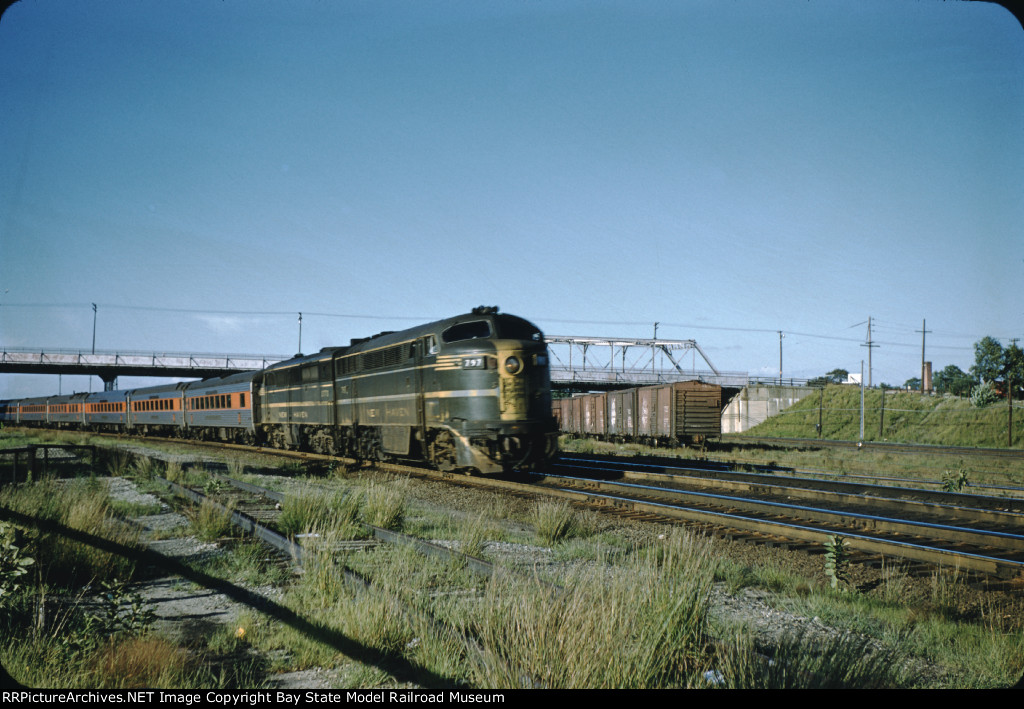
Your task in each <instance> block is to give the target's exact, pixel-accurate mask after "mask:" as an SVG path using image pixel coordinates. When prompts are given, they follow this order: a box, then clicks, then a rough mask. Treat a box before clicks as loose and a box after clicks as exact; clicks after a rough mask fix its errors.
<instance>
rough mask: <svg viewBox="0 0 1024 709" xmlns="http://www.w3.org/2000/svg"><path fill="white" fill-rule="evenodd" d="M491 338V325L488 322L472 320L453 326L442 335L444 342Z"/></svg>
mask: <svg viewBox="0 0 1024 709" xmlns="http://www.w3.org/2000/svg"><path fill="white" fill-rule="evenodd" d="M490 336H491V324H490V323H489V322H487V321H486V320H472V321H470V322H462V323H459V324H458V325H452V326H451V327H450V328H448V329H447V330H445V331H444V332H442V333H441V340H442V341H444V342H461V341H462V340H476V339H480V338H482V337H490Z"/></svg>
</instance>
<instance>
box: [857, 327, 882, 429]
mask: <svg viewBox="0 0 1024 709" xmlns="http://www.w3.org/2000/svg"><path fill="white" fill-rule="evenodd" d="M861 347H867V348H868V387H869V388H870V387H871V350H872V349H874V348H875V347H878V345H876V344H875V343H874V342H872V341H871V316H870V315H869V316H868V341H867V342H865V343H864V344H863V345H861ZM861 367H862V368H863V363H861ZM860 374H861V380H860V383H861V386H863V385H864V372H863V371H861V373H860ZM862 435H863V434H862Z"/></svg>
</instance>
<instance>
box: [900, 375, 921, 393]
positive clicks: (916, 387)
mask: <svg viewBox="0 0 1024 709" xmlns="http://www.w3.org/2000/svg"><path fill="white" fill-rule="evenodd" d="M903 388H904V389H909V390H910V391H921V377H914V378H913V379H908V380H907V381H905V382H903Z"/></svg>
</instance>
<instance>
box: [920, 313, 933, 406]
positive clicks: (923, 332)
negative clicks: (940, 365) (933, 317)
mask: <svg viewBox="0 0 1024 709" xmlns="http://www.w3.org/2000/svg"><path fill="white" fill-rule="evenodd" d="M926 324H927V321H926V320H921V329H920V330H917V332H920V333H921V393H922V394H924V379H925V377H924V363H925V358H924V338H925V335H927V334H928V333H929V332H931V330H929V329H928V328H927V327H926Z"/></svg>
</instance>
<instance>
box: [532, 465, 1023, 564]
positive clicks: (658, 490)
mask: <svg viewBox="0 0 1024 709" xmlns="http://www.w3.org/2000/svg"><path fill="white" fill-rule="evenodd" d="M548 477H558V478H561V479H562V480H567V481H569V482H570V484H573V485H576V484H579V485H580V486H582V487H584V488H595V489H598V490H604V491H614V490H619V489H628V490H637V491H641V494H644V495H650V496H651V497H654V498H662V499H681V500H686V501H688V502H690V503H691V504H693V503H699V502H705V503H708V504H712V505H717V506H721V507H730V508H734V509H740V510H743V511H746V512H753V513H762V514H765V515H769V514H775V513H780V514H785V515H788V516H791V517H796V518H798V519H804V520H808V521H822V520H832V522H831V523H832V524H836V525H841V526H848V527H857V528H861V529H874V530H878V531H885V532H891V533H894V534H907V535H912V536H930V537H933V538H937V539H942V540H943V541H948V542H953V543H968V544H974V545H976V546H982V547H987V546H994V547H1000V548H1003V549H1005V550H1007V551H1024V535H1021V534H1014V533H1012V532H998V531H991V530H977V529H973V528H970V527H956V526H953V525H947V524H935V523H929V522H916V521H914V520H904V519H894V518H891V517H882V516H879V515H869V514H863V513H860V512H851V511H845V510H844V511H837V510H830V509H827V508H821V507H808V506H804V505H791V504H788V503H782V502H772V501H768V500H752V499H750V498H746V497H736V496H733V495H718V494H714V493H707V492H694V491H687V490H675V489H672V488H662V487H654V486H651V485H637V484H634V483H613V482H606V481H601V480H591V479H589V478H571V477H568V476H548Z"/></svg>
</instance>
